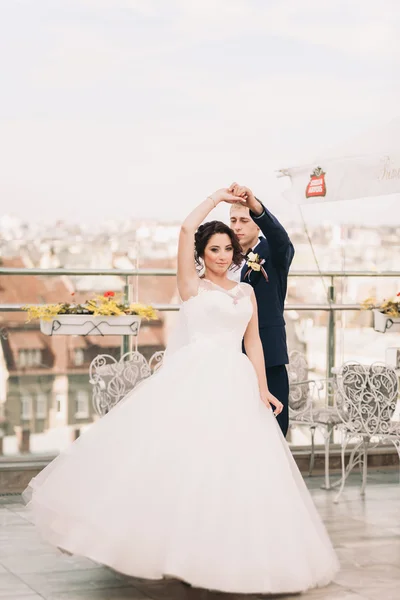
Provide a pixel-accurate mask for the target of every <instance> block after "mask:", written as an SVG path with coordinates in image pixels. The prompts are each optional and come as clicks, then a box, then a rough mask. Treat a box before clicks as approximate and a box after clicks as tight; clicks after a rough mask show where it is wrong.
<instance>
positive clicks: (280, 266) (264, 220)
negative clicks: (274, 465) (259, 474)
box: [229, 183, 294, 436]
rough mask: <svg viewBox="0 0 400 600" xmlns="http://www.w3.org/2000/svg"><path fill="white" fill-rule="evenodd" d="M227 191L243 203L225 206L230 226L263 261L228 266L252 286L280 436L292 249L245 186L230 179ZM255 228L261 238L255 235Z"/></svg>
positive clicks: (285, 423)
mask: <svg viewBox="0 0 400 600" xmlns="http://www.w3.org/2000/svg"><path fill="white" fill-rule="evenodd" d="M229 191H230V192H232V193H233V194H235V196H240V197H242V198H243V200H244V202H243V204H232V206H231V211H230V225H231V228H232V229H233V231H234V232H235V233H236V235H237V237H238V238H239V242H240V245H241V247H242V250H243V253H244V254H246V255H247V254H249V252H253V253H255V254H258V255H259V260H260V261H262V260H263V259H264V261H265V262H264V263H263V264H262V269H260V270H253V269H251V266H250V265H248V264H247V261H248V258H246V259H245V260H244V261H243V263H242V267H241V269H239V270H237V271H236V272H235V271H231V274H230V277H231V278H232V279H236V280H237V281H245V282H246V283H250V285H252V286H253V288H254V293H255V295H256V300H257V306H258V320H259V328H260V338H261V342H262V346H263V350H264V357H265V371H266V375H267V381H268V388H269V390H270V392H271V393H272V394H273V395H274V396H275V397H276V398H278V400H280V401H281V402H282V404H283V406H284V408H283V411H282V412H281V414H280V415H278V417H277V420H278V423H279V425H280V428H281V429H282V433H283V435H285V436H286V434H287V430H288V427H289V382H288V375H287V371H286V366H285V365H286V364H288V362H289V359H288V353H287V346H286V330H285V320H284V318H283V310H284V302H285V296H286V290H287V278H288V273H289V267H290V264H291V262H292V260H293V256H294V248H293V244H292V242H291V241H290V239H289V236H288V234H287V233H286V231H285V229H284V228H283V227H282V225H281V224H280V223H279V221H278V220H277V219H276V218H275V217H274V215H272V214H271V213H270V212H269V211H268V210H267V209H266V208H265V206H264V205H263V204H262V203H261V202H260V201H259V200H258V199H257V198H256V197H255V196H254V194H253V192H252V191H251V190H250V189H249V188H247V187H244V186H240V185H238V184H237V183H233V184H232V185H231V187H230V188H229ZM260 230H261V233H263V234H264V236H265V238H264V237H259V233H260ZM251 258H252V257H251ZM256 269H257V267H256Z"/></svg>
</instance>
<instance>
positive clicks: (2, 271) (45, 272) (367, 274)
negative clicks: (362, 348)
mask: <svg viewBox="0 0 400 600" xmlns="http://www.w3.org/2000/svg"><path fill="white" fill-rule="evenodd" d="M2 275H17V276H22V277H23V276H27V275H30V276H34V275H38V276H50V277H51V276H53V277H62V276H70V277H74V276H80V277H84V276H89V275H92V276H93V275H97V276H104V275H108V276H110V275H113V276H116V277H120V278H123V279H124V280H125V281H124V291H123V293H124V299H125V300H126V301H129V300H131V299H132V298H131V290H132V285H131V284H132V278H133V277H134V278H136V283H137V284H138V282H139V277H174V276H176V271H175V269H135V268H134V269H129V270H128V269H60V268H58V269H25V268H1V267H0V278H1V276H2ZM294 277H303V278H304V277H310V278H314V279H315V278H318V279H329V284H328V285H327V286H326V293H327V301H326V303H324V304H321V303H314V304H309V303H301V304H296V303H295V304H290V303H287V304H285V311H291V310H295V311H324V312H328V335H327V367H326V375H327V377H330V376H331V373H332V368H333V367H334V362H335V351H336V347H335V337H336V336H335V312H337V311H354V310H360V309H361V305H360V304H343V303H336V286H335V283H336V280H337V279H343V278H350V277H363V278H380V277H383V278H387V277H390V278H400V271H346V272H342V271H290V272H289V278H294ZM138 287H139V286H138V285H137V289H138ZM153 306H154V308H155V309H156V310H157V311H161V312H164V311H177V310H179V304H153ZM22 309H23V304H0V312H16V311H22ZM128 349H129V336H123V341H122V347H121V351H122V352H123V353H125V352H127V351H128Z"/></svg>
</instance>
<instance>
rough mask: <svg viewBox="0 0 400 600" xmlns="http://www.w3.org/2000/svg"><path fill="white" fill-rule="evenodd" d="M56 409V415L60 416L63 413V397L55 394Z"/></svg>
mask: <svg viewBox="0 0 400 600" xmlns="http://www.w3.org/2000/svg"><path fill="white" fill-rule="evenodd" d="M56 408H57V414H61V413H62V412H63V411H64V396H63V394H56Z"/></svg>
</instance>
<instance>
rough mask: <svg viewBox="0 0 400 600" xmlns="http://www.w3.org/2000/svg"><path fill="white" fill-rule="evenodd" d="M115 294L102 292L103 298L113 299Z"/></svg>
mask: <svg viewBox="0 0 400 600" xmlns="http://www.w3.org/2000/svg"><path fill="white" fill-rule="evenodd" d="M114 296H115V292H104V298H114Z"/></svg>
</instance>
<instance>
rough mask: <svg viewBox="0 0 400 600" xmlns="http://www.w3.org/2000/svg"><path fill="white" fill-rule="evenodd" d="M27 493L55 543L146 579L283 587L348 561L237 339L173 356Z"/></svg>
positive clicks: (324, 577) (325, 577)
mask: <svg viewBox="0 0 400 600" xmlns="http://www.w3.org/2000/svg"><path fill="white" fill-rule="evenodd" d="M25 499H26V501H27V502H28V505H29V507H30V508H31V510H32V513H33V517H34V521H35V523H36V525H37V526H38V528H39V530H40V532H41V534H42V535H43V536H44V538H45V539H47V540H48V541H49V542H51V543H52V544H54V545H55V546H58V547H60V548H62V549H64V550H67V551H68V552H70V553H73V554H76V555H82V556H86V557H89V558H90V559H93V560H94V561H96V562H99V563H102V564H104V565H108V566H109V567H111V568H113V569H115V570H117V571H119V572H122V573H125V574H127V575H132V576H136V577H140V578H149V579H160V578H162V577H164V576H172V577H177V578H179V579H182V580H184V581H186V582H188V583H190V584H192V585H193V586H198V587H203V588H208V589H215V590H222V591H225V592H237V593H239V592H242V593H256V592H258V593H260V592H264V593H269V592H271V593H274V592H275V593H283V592H298V591H302V590H305V589H307V588H309V587H313V586H321V585H325V584H327V583H328V582H329V581H330V580H331V579H332V577H333V575H334V573H335V572H336V571H337V568H338V563H337V559H336V555H335V553H334V551H333V549H332V546H331V543H330V540H329V538H328V536H327V534H326V531H325V529H324V526H323V524H322V522H321V520H320V517H319V516H318V514H317V511H316V509H315V507H314V504H313V502H312V499H311V497H310V495H309V493H308V490H307V488H306V486H305V484H304V482H303V479H302V477H301V475H300V473H299V471H298V469H297V466H296V465H295V463H294V460H293V458H292V456H291V453H290V451H289V449H288V446H287V444H286V442H285V440H284V438H283V436H282V434H281V431H280V429H279V426H278V424H277V422H276V419H275V417H274V416H273V414H272V412H271V411H270V410H269V409H268V408H266V406H265V405H264V404H263V403H262V402H261V400H260V396H259V391H258V385H257V379H256V375H255V372H254V369H253V366H252V364H251V363H250V361H249V360H248V358H247V357H246V356H245V355H244V354H242V353H241V352H240V349H239V351H238V349H237V348H235V347H229V345H226V346H225V347H222V348H221V347H217V346H216V345H215V343H207V341H206V340H204V342H203V343H197V344H193V345H192V346H189V347H187V348H183V349H182V350H181V351H180V352H177V353H176V354H175V355H173V356H172V357H171V358H170V359H169V361H167V364H166V365H165V366H163V367H162V368H161V369H160V370H159V371H158V372H157V373H156V374H155V375H153V376H152V377H151V378H150V379H148V380H146V381H144V382H143V383H142V384H140V385H139V387H138V388H137V389H136V390H134V392H133V393H131V394H129V395H128V396H127V397H126V398H125V399H124V400H123V401H122V402H121V403H120V404H119V405H117V406H116V407H115V408H113V409H112V410H111V411H110V413H108V414H107V415H106V416H104V417H103V418H101V419H100V420H99V421H98V422H97V423H95V424H94V425H93V426H92V427H91V428H90V429H89V430H88V431H87V432H85V433H84V434H83V435H82V436H81V437H80V438H79V439H78V440H77V441H76V442H75V443H74V444H73V445H72V446H71V447H70V448H69V449H68V450H67V451H66V452H64V453H63V454H61V455H60V456H59V457H58V458H56V459H55V460H54V461H53V462H52V463H51V464H50V465H49V466H48V467H46V468H45V469H44V470H43V471H42V472H41V473H40V474H39V475H38V476H37V477H35V478H34V479H33V480H32V481H31V483H30V486H29V487H28V488H27V490H26V491H25Z"/></svg>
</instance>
